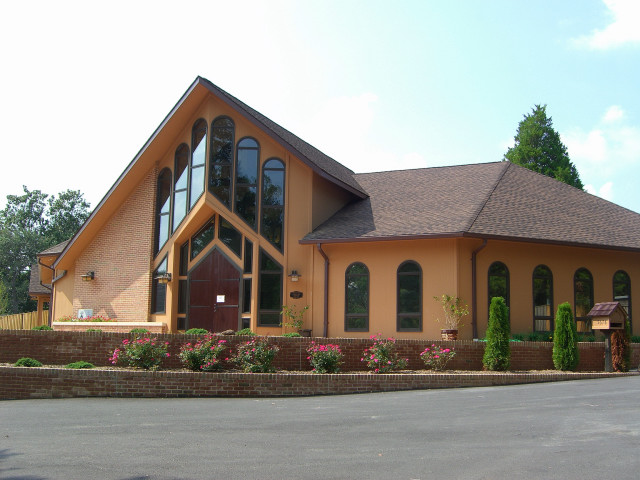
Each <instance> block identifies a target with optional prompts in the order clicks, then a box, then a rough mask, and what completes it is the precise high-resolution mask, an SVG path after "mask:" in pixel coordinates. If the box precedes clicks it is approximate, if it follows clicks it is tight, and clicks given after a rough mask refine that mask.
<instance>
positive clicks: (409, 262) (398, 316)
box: [396, 260, 423, 332]
mask: <svg viewBox="0 0 640 480" xmlns="http://www.w3.org/2000/svg"><path fill="white" fill-rule="evenodd" d="M406 265H415V266H416V267H417V268H418V271H417V272H415V271H414V272H401V271H400V269H401V268H402V267H404V266H406ZM401 276H405V277H409V276H417V277H418V295H419V310H418V312H400V277H401ZM406 317H411V318H413V317H420V324H419V326H418V327H417V328H406V327H405V328H402V327H401V326H400V324H401V319H402V318H406ZM422 326H423V283H422V267H421V266H420V264H419V263H418V262H416V261H415V260H405V261H404V262H402V263H401V264H400V265H398V269H397V270H396V331H397V332H421V331H422Z"/></svg>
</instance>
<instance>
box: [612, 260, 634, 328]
mask: <svg viewBox="0 0 640 480" xmlns="http://www.w3.org/2000/svg"><path fill="white" fill-rule="evenodd" d="M613 300H614V301H615V302H620V305H621V306H622V308H624V310H625V311H626V312H627V317H629V323H631V279H630V278H629V275H628V274H627V272H625V271H624V270H618V271H617V272H616V273H615V275H614V276H613Z"/></svg>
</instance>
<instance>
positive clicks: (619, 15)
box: [573, 0, 640, 50]
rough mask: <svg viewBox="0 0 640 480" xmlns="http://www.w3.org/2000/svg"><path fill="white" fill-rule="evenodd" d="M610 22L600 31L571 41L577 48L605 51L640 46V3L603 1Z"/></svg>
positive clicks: (614, 0) (621, 0)
mask: <svg viewBox="0 0 640 480" xmlns="http://www.w3.org/2000/svg"><path fill="white" fill-rule="evenodd" d="M603 1H604V4H605V5H606V7H607V9H608V10H609V12H608V13H609V14H610V16H611V17H612V20H613V21H612V22H611V23H610V24H609V25H607V26H606V27H605V28H604V29H602V30H598V29H596V30H594V31H593V32H592V33H591V34H590V35H584V36H581V37H579V38H576V39H574V40H573V43H574V44H575V45H577V46H579V47H584V48H589V49H592V50H607V49H610V48H615V47H619V46H621V45H625V44H638V45H640V28H639V27H638V24H639V23H640V2H638V1H637V0H603Z"/></svg>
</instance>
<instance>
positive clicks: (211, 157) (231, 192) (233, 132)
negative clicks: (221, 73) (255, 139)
mask: <svg viewBox="0 0 640 480" xmlns="http://www.w3.org/2000/svg"><path fill="white" fill-rule="evenodd" d="M221 120H226V121H229V122H231V126H224V127H222V126H216V125H215V124H216V122H220V121H221ZM216 129H220V130H222V129H230V130H231V160H230V162H229V163H228V164H226V163H221V162H215V161H214V157H215V155H216V152H217V150H216V149H215V148H214V145H213V144H214V141H215V138H216V135H215V133H214V132H215V130H216ZM235 138H236V124H235V122H234V121H233V119H232V118H231V117H229V116H227V115H220V116H218V117H216V118H214V119H213V121H212V122H211V138H210V141H209V143H210V145H209V181H208V191H209V193H211V195H213V196H214V198H216V199H217V200H218V201H219V202H220V203H222V204H223V205H224V206H225V207H227V208H228V209H229V210H232V206H233V203H234V188H233V184H234V180H235V154H236V143H235ZM214 166H221V167H225V166H226V167H228V168H229V178H228V181H229V185H228V186H227V189H228V201H225V200H224V199H222V198H220V197H219V196H218V195H217V194H216V193H214V192H213V191H212V189H211V179H212V176H213V171H214ZM221 178H222V177H221Z"/></svg>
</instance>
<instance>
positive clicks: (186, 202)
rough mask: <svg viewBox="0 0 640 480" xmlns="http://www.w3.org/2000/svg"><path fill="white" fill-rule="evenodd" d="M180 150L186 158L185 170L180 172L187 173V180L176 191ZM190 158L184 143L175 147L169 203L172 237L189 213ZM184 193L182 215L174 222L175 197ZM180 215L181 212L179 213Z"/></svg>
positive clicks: (189, 152) (189, 151) (178, 178)
mask: <svg viewBox="0 0 640 480" xmlns="http://www.w3.org/2000/svg"><path fill="white" fill-rule="evenodd" d="M181 149H185V151H186V157H187V163H186V165H185V168H184V169H183V170H182V172H185V171H186V172H187V178H186V186H185V187H184V188H180V189H179V190H178V189H176V183H177V182H178V180H180V179H181V178H182V175H180V177H178V176H177V172H178V152H179V151H180V150H181ZM190 158H191V150H190V149H189V145H187V144H186V143H181V144H180V145H178V146H177V147H176V151H175V153H174V160H173V188H172V202H171V209H172V215H171V234H172V235H173V234H174V233H175V232H176V230H178V227H179V226H180V225H182V222H183V221H184V219H185V218H187V214H188V213H189V185H190V182H191V179H190V168H189V165H190ZM182 192H184V195H185V198H184V215H182V216H181V217H180V219H179V220H178V221H176V217H175V215H176V195H177V194H178V193H182ZM180 213H182V212H180Z"/></svg>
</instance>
